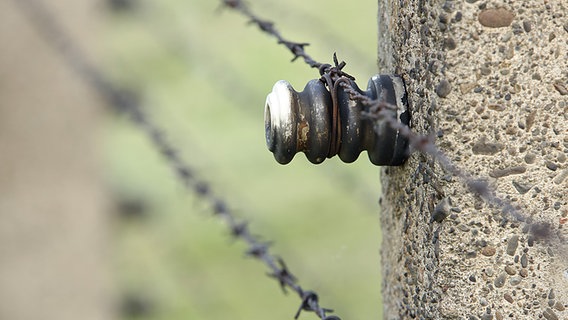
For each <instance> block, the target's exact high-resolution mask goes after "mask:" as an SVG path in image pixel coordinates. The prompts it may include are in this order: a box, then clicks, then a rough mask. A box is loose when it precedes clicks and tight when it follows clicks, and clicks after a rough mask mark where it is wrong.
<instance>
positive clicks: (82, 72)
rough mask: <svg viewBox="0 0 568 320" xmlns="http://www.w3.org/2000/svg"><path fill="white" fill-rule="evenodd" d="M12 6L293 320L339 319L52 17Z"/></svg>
mask: <svg viewBox="0 0 568 320" xmlns="http://www.w3.org/2000/svg"><path fill="white" fill-rule="evenodd" d="M14 3H16V4H17V5H18V6H20V8H21V9H22V11H23V12H24V13H26V14H27V15H28V18H29V21H30V23H32V24H34V25H35V27H36V28H37V29H38V31H39V32H41V34H42V35H43V37H44V38H45V39H46V40H47V41H48V43H49V44H50V45H52V46H54V48H55V49H56V50H57V51H58V52H59V53H60V54H61V56H62V57H63V58H64V60H65V62H66V64H67V65H68V66H69V67H70V68H71V69H72V71H74V72H75V73H77V75H78V76H79V77H80V78H81V79H82V80H84V81H85V82H86V83H87V85H89V86H91V87H92V88H93V89H94V91H95V92H96V93H97V94H99V95H100V96H101V97H103V98H104V99H105V100H107V102H108V103H109V105H110V106H111V107H113V108H115V109H116V110H119V111H122V112H124V113H126V114H127V115H128V116H130V118H131V120H132V121H133V122H134V123H135V124H136V125H137V126H138V127H139V128H140V129H141V130H142V131H143V132H144V133H146V135H148V137H149V138H150V140H151V141H152V143H153V144H154V146H155V148H156V149H158V151H159V152H160V153H161V154H162V155H163V156H164V158H165V159H166V160H167V161H168V163H169V166H170V167H171V168H172V170H173V171H174V172H175V173H176V175H177V177H178V179H179V180H180V181H181V182H182V183H183V185H184V186H185V187H186V188H187V189H188V190H189V191H191V192H193V193H195V194H196V195H197V196H198V197H199V198H201V199H202V200H204V201H205V202H207V203H208V204H209V205H210V206H211V209H212V211H213V213H214V214H215V215H216V216H218V217H220V218H221V219H223V220H224V221H225V223H226V224H227V226H228V229H229V232H230V234H231V235H232V236H233V237H234V238H237V239H240V240H242V241H244V242H245V243H246V244H247V246H248V248H247V250H246V254H247V256H250V257H252V258H255V259H257V260H259V261H261V262H263V263H264V264H265V265H266V266H267V267H268V269H270V273H269V276H270V277H271V278H274V279H275V280H277V281H278V283H279V284H280V286H281V287H282V288H283V289H284V290H286V288H288V289H291V290H292V291H294V292H296V293H297V294H298V296H299V297H300V299H301V300H302V302H301V306H300V309H299V311H298V312H297V313H296V316H295V318H298V316H299V314H300V311H301V310H304V311H312V312H314V313H316V314H317V315H318V317H320V318H321V319H323V320H340V318H339V317H337V316H328V315H327V313H328V312H331V309H326V308H322V307H321V306H320V305H319V302H318V295H317V294H316V293H315V292H313V291H308V290H304V289H302V287H301V286H300V285H299V284H297V278H296V277H295V276H294V275H293V274H292V273H291V272H290V271H289V269H288V267H287V266H286V264H285V263H284V260H283V259H282V258H281V257H277V256H275V255H273V254H272V253H270V250H269V247H270V244H271V243H270V242H262V241H260V240H259V237H257V236H255V235H253V234H252V233H251V232H250V231H249V228H248V224H247V222H246V221H240V220H239V219H237V218H236V216H235V214H234V212H233V211H232V210H231V209H230V208H229V206H228V205H227V203H226V202H225V200H224V199H222V198H221V197H220V196H218V195H216V194H215V193H213V191H212V190H211V186H210V185H209V183H207V182H205V181H203V180H200V179H198V178H197V177H196V174H195V172H194V170H193V169H192V168H191V166H190V165H189V164H188V163H186V162H185V161H184V160H183V159H182V158H181V157H180V155H179V152H178V150H177V149H176V148H175V147H174V146H173V145H172V144H170V143H169V142H168V140H167V139H166V136H165V134H164V132H163V131H162V130H161V129H160V128H159V127H158V126H157V125H156V124H155V123H153V122H152V121H151V120H150V119H149V118H148V116H147V115H146V114H145V113H144V111H143V110H142V106H141V103H140V102H139V101H138V100H137V99H136V98H135V96H134V95H133V94H132V93H130V92H129V91H127V90H123V89H119V88H117V87H116V86H114V85H113V84H112V83H111V82H110V81H109V79H108V78H106V77H105V75H104V74H103V73H102V72H101V71H100V70H99V69H97V68H96V67H95V66H94V65H93V64H91V63H90V61H88V60H87V58H86V56H85V55H84V54H83V53H82V52H81V51H80V50H79V48H78V46H77V45H76V44H75V42H74V41H73V39H72V38H71V37H70V36H69V35H68V34H67V33H66V32H65V31H66V30H65V29H64V28H63V27H62V26H60V25H59V24H58V23H57V21H56V20H55V19H54V16H53V15H52V13H51V12H49V10H48V8H47V7H45V6H44V5H43V3H42V2H41V1H40V0H14ZM256 22H257V23H259V22H261V21H260V20H258V21H256ZM260 25H262V26H264V27H265V28H267V29H270V30H273V32H275V31H274V29H272V27H270V25H269V24H268V23H266V24H262V23H261V24H260ZM276 34H277V33H276ZM281 40H282V41H286V40H284V39H281ZM288 45H290V47H291V48H296V49H294V50H296V51H297V53H298V55H299V56H301V57H303V58H304V59H305V60H306V59H307V60H306V61H310V59H311V58H309V56H307V55H306V54H305V53H302V52H303V45H305V44H288ZM288 45H287V46H288ZM314 63H315V62H314Z"/></svg>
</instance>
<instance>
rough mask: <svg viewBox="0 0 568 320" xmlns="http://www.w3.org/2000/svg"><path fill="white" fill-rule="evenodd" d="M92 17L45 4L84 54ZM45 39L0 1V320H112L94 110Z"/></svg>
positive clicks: (90, 42) (73, 5)
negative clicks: (67, 30)
mask: <svg viewBox="0 0 568 320" xmlns="http://www.w3.org/2000/svg"><path fill="white" fill-rule="evenodd" d="M18 1H19V0H18ZM96 9H97V8H96V3H95V1H71V0H63V1H54V2H50V10H52V12H53V13H54V14H56V16H57V17H59V18H60V19H62V18H65V19H64V21H59V22H60V23H61V24H63V25H65V26H66V27H67V28H68V29H69V30H70V31H71V32H72V34H73V35H74V36H75V37H76V38H77V39H79V40H80V42H81V45H82V46H83V47H84V48H86V49H87V50H89V52H90V53H91V54H90V55H91V56H94V54H93V52H95V53H96V50H97V49H96V45H97V41H96V31H95V30H96V28H95V27H96V23H95V22H96V21H99V22H100V21H101V19H97V18H98V17H97V15H96V12H97V10H96ZM62 20H63V19H62ZM77 26H81V28H78V27H77ZM47 41H49V40H46V39H44V38H42V36H41V35H40V34H39V33H38V32H37V30H35V29H34V27H33V25H32V24H30V23H29V19H28V17H26V16H25V15H24V14H23V12H22V11H21V10H18V8H17V7H16V1H2V2H0V42H1V43H2V50H1V52H2V53H1V56H0V97H1V98H0V319H10V320H20V319H30V320H31V319H58V320H66V319H73V320H77V319H81V320H89V319H112V316H111V312H112V310H111V308H110V307H111V304H110V301H111V300H110V298H111V294H110V293H111V286H110V281H109V270H108V264H109V261H110V259H109V257H108V256H107V254H108V252H106V251H107V249H106V247H107V242H108V235H109V234H108V217H107V212H108V210H106V204H105V200H104V199H105V197H104V194H103V188H102V181H101V177H100V174H99V173H100V170H99V168H98V153H97V150H96V149H97V129H98V126H99V122H100V121H99V120H100V116H101V114H102V112H101V111H102V110H103V108H102V107H101V101H100V99H98V98H97V97H96V96H95V95H94V94H93V92H92V90H90V89H89V88H87V87H85V85H84V82H83V81H80V80H78V79H77V78H76V76H75V75H74V74H73V73H72V72H71V71H70V69H69V68H68V66H66V62H65V61H64V60H63V59H62V58H61V55H60V54H59V53H57V52H55V51H54V50H53V47H52V46H50V45H49V44H48V43H47Z"/></svg>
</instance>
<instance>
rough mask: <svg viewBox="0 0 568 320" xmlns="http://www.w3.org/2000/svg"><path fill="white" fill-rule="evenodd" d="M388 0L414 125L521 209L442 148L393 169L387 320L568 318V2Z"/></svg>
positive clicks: (391, 59)
mask: <svg viewBox="0 0 568 320" xmlns="http://www.w3.org/2000/svg"><path fill="white" fill-rule="evenodd" d="M379 8H380V12H379V15H378V20H379V21H378V35H379V46H378V54H379V57H378V62H379V69H380V70H381V71H383V72H396V73H399V74H401V75H402V76H403V78H404V79H405V81H406V85H407V88H408V93H409V100H410V107H411V108H412V110H413V117H412V121H413V122H412V127H413V129H414V130H415V131H417V132H420V133H423V134H427V133H435V135H436V137H437V140H436V145H437V146H439V147H440V148H441V149H442V151H443V152H445V153H446V154H447V156H448V157H449V158H450V159H451V160H452V161H453V162H454V163H455V164H456V165H458V166H459V167H461V168H462V169H464V170H466V171H467V172H469V173H471V174H473V175H475V176H477V177H480V178H482V179H483V180H485V181H487V182H488V183H489V185H490V186H491V187H492V188H493V189H494V190H495V191H496V193H497V194H498V195H499V196H500V197H502V198H504V199H507V201H509V202H510V203H511V204H512V205H513V206H514V207H517V208H518V210H519V211H520V212H522V214H523V217H522V218H519V217H512V216H511V215H508V214H506V213H503V211H502V210H501V208H498V207H496V206H491V205H488V204H487V203H485V202H484V201H482V200H481V199H480V198H479V197H478V196H476V195H473V194H472V193H470V192H469V191H468V190H467V189H466V187H465V186H464V183H463V181H460V179H458V178H456V177H454V176H451V175H450V174H448V173H447V172H445V171H444V170H442V169H441V168H440V167H439V165H438V164H436V163H435V161H433V159H432V158H431V157H430V156H424V155H421V154H417V153H415V154H413V155H412V157H411V159H410V160H409V161H408V163H407V164H406V165H405V166H404V167H397V168H387V169H384V170H383V172H382V180H383V195H382V212H381V222H382V234H383V240H382V247H381V248H382V249H381V252H382V274H383V301H384V310H385V311H384V312H385V313H384V319H408V318H417V319H504V318H514V319H538V318H544V319H564V318H566V317H568V311H566V310H567V307H568V306H567V303H568V291H567V288H568V271H567V270H568V257H567V256H568V254H567V252H568V250H566V249H567V248H566V245H565V243H566V241H565V239H566V237H567V236H568V235H567V234H566V228H565V227H564V226H563V224H564V223H565V222H566V220H567V219H566V216H568V192H567V190H568V178H567V176H568V161H567V156H568V90H566V88H567V87H568V20H566V12H567V9H568V1H565V0H561V1H529V2H527V1H515V2H510V1H509V2H505V1H475V0H471V1H469V0H468V1H419V0H416V1H414V0H402V1H398V0H397V1H391V0H380V1H379ZM439 210H445V211H447V212H445V214H446V215H447V216H446V217H445V219H442V220H441V222H436V221H433V214H434V213H435V212H436V211H439ZM537 224H540V225H541V226H542V225H543V224H544V225H548V226H549V228H548V229H547V231H546V235H543V234H542V232H539V230H538V228H536V227H535V226H536V225H537Z"/></svg>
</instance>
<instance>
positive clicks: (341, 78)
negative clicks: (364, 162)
mask: <svg viewBox="0 0 568 320" xmlns="http://www.w3.org/2000/svg"><path fill="white" fill-rule="evenodd" d="M222 5H223V6H225V7H226V8H230V9H232V10H235V11H237V12H239V13H241V14H242V15H244V16H245V17H247V18H248V19H250V23H252V24H255V25H257V26H258V27H259V29H260V30H261V31H262V32H264V33H267V34H268V35H270V36H272V37H275V38H276V39H277V40H278V44H282V45H284V46H285V47H286V48H288V50H289V51H290V52H291V53H292V54H293V55H294V57H293V59H292V61H295V60H297V59H299V58H303V59H304V62H305V63H306V64H307V65H309V66H310V67H312V68H317V69H318V70H319V73H320V76H321V78H320V80H321V81H322V82H323V83H325V84H326V86H327V87H328V90H329V92H330V94H332V97H333V94H334V93H335V92H336V90H337V88H338V87H339V86H340V87H341V88H342V89H343V90H344V91H345V92H346V93H347V94H348V95H349V98H350V99H351V100H356V101H360V102H361V103H362V104H363V105H365V106H366V107H367V110H366V111H364V112H363V115H364V116H366V117H367V118H369V119H372V120H374V121H386V123H387V124H389V125H390V126H391V127H392V128H393V129H396V130H399V132H400V134H402V135H404V136H405V137H407V138H408V140H409V144H410V147H411V150H410V152H411V153H412V152H414V151H419V152H421V153H422V154H425V155H429V156H431V157H433V158H434V160H436V161H437V163H438V164H439V165H440V167H441V168H442V169H443V170H445V171H447V172H449V173H451V174H453V175H454V176H456V177H458V178H459V179H461V180H462V181H463V182H464V183H465V185H466V186H467V188H468V190H469V191H470V192H471V193H472V194H474V195H477V196H479V197H480V198H481V199H482V200H483V201H484V202H485V203H487V204H489V205H494V206H496V207H498V208H501V210H502V212H503V213H504V214H507V215H509V216H510V217H512V218H514V219H515V220H516V221H520V222H527V223H528V224H530V225H531V228H530V230H531V233H532V234H533V235H534V236H535V237H536V238H541V239H543V238H549V237H550V236H551V235H552V232H551V230H550V228H552V225H551V224H550V223H548V222H530V223H529V221H531V218H530V216H528V215H526V214H524V213H523V212H522V211H520V210H519V209H517V208H515V207H514V206H513V205H512V204H511V202H510V201H509V200H507V199H505V198H503V197H500V196H499V195H498V194H497V192H496V191H495V190H494V189H493V188H492V187H491V186H490V185H489V184H488V183H487V181H485V180H484V179H482V178H479V177H474V176H472V175H471V174H470V173H468V172H467V171H466V170H465V169H462V168H460V167H458V166H457V165H456V164H455V163H454V162H453V161H452V160H451V159H450V158H449V157H448V156H447V155H446V154H445V153H444V152H443V151H442V150H440V149H439V148H438V147H437V146H436V145H435V143H434V139H433V137H432V136H428V135H422V134H419V133H417V132H415V131H413V130H412V129H410V127H408V126H406V125H404V124H402V123H400V122H398V121H396V119H394V118H393V117H392V111H396V110H397V108H396V106H395V105H391V104H388V103H386V102H383V101H379V100H373V99H371V98H369V97H368V96H365V95H364V94H362V93H360V92H359V91H357V90H355V88H353V87H352V86H351V81H348V80H355V78H354V77H353V76H351V75H349V74H348V73H346V72H345V71H343V68H344V67H345V65H346V63H345V61H341V62H339V61H338V59H337V56H336V54H335V53H334V54H333V62H334V65H331V64H327V63H321V62H318V61H315V60H314V59H312V57H311V56H310V55H308V54H307V53H306V51H305V50H304V47H306V46H307V45H309V44H308V43H303V42H294V41H290V40H287V39H285V38H284V37H283V36H282V35H281V34H280V32H279V31H278V30H277V29H276V27H275V25H274V23H273V22H272V21H269V20H266V19H264V18H261V17H259V16H257V15H256V14H254V13H253V12H252V10H251V9H250V8H249V7H248V5H246V4H245V3H244V2H243V1H242V0H223V1H222ZM332 100H333V99H332ZM333 109H334V110H335V109H336V107H334V108H333ZM338 121H339V120H338V119H336V118H335V117H334V118H333V119H332V133H331V136H332V137H333V136H335V135H334V132H333V130H336V128H337V126H338V125H339V124H338ZM337 143H338V142H337V141H334V142H332V144H331V145H332V146H334V147H333V148H332V149H334V150H332V151H330V154H331V155H333V154H334V152H335V151H336V150H337ZM543 230H544V231H543Z"/></svg>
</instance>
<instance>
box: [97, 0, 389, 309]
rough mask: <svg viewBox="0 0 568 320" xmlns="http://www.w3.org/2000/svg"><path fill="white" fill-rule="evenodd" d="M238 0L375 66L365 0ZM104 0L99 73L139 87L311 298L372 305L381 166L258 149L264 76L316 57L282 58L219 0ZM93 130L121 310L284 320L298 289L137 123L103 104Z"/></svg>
mask: <svg viewBox="0 0 568 320" xmlns="http://www.w3.org/2000/svg"><path fill="white" fill-rule="evenodd" d="M247 3H248V4H249V5H250V6H251V8H252V10H254V11H255V12H256V13H257V14H258V15H260V16H261V17H264V18H267V19H269V20H272V21H274V22H275V23H276V27H277V28H278V29H279V30H280V31H281V32H282V34H283V36H284V37H286V38H288V39H290V40H293V41H298V42H309V43H310V44H311V45H310V46H309V47H307V51H308V53H309V54H310V55H312V57H313V58H315V59H316V60H318V61H322V62H330V61H331V58H332V54H333V52H337V54H338V57H339V59H340V60H345V61H346V62H347V67H346V69H345V70H347V72H349V73H351V74H353V75H354V76H355V77H356V78H357V79H358V83H359V86H361V87H365V86H366V82H367V80H368V79H369V77H370V76H372V75H373V74H374V73H376V70H377V68H376V62H375V61H376V39H377V37H376V2H375V1H354V2H345V1H323V0H317V1H315V0H314V1H301V0H290V1H285V2H283V1H274V0H271V1H270V0H254V1H252V0H251V1H248V2H247ZM106 10H107V12H108V14H107V21H106V22H105V28H106V29H105V32H104V34H105V39H104V44H105V47H106V48H105V52H106V56H105V60H106V68H105V69H106V71H107V72H108V73H109V74H110V75H111V76H112V78H113V79H115V80H116V81H117V82H119V83H121V84H122V85H123V86H126V87H130V88H133V89H135V90H136V91H137V92H138V94H140V96H141V98H142V101H143V102H144V106H145V107H146V110H147V112H148V114H149V115H150V117H151V118H152V119H153V120H154V121H155V122H157V123H158V124H159V126H160V127H161V128H163V129H164V131H165V132H166V133H167V136H168V139H169V141H170V142H171V143H172V144H174V145H175V146H176V147H177V148H178V149H179V151H180V153H181V156H182V157H183V159H185V160H186V161H187V162H188V163H190V164H191V165H192V166H193V168H195V169H196V170H197V172H198V173H199V176H200V178H201V179H203V180H206V181H209V182H211V184H212V187H213V189H214V191H215V193H216V194H218V195H220V196H221V197H223V198H224V199H226V200H227V201H228V203H229V204H230V206H231V209H233V210H234V211H235V212H236V213H237V214H238V216H239V217H240V218H243V219H245V220H249V221H250V222H251V224H250V228H251V230H252V232H253V233H254V234H259V235H262V236H263V239H266V240H271V241H274V245H273V247H272V252H273V253H274V254H277V255H280V256H282V257H283V258H284V259H285V261H286V262H287V264H288V267H289V268H290V269H291V271H292V273H294V275H296V276H297V277H298V278H299V283H300V285H302V287H303V288H304V289H311V290H315V291H317V292H318V293H319V294H320V302H321V304H322V306H324V307H329V308H333V309H335V312H336V314H337V315H339V316H341V317H342V318H343V319H363V318H367V319H371V318H375V319H378V318H380V317H381V316H380V315H381V312H382V311H381V306H380V296H379V291H380V279H379V272H380V270H379V241H380V234H379V223H378V220H379V219H378V214H379V210H378V205H377V200H378V197H379V191H380V189H379V188H380V186H379V170H378V168H377V167H375V166H373V165H371V164H370V163H369V162H368V160H367V155H366V154H362V155H361V157H360V159H359V160H358V161H357V162H356V163H354V164H344V163H342V162H340V161H339V160H338V159H328V160H326V161H325V162H324V163H323V164H321V165H317V166H316V165H311V164H310V163H309V162H308V161H307V160H306V159H305V157H304V155H301V154H299V155H297V156H296V158H295V159H294V160H293V161H292V163H291V164H289V165H287V166H281V165H279V164H277V163H276V161H275V160H274V159H273V157H272V154H271V153H270V152H269V151H268V150H267V149H266V146H265V141H264V132H263V130H264V123H263V121H264V120H263V109H264V101H265V98H266V94H267V93H268V92H269V91H270V90H271V89H272V85H273V84H274V83H275V82H276V81H277V80H279V79H286V80H288V81H290V82H291V83H292V85H293V86H294V88H296V90H302V89H303V86H304V85H305V84H306V83H307V82H308V80H310V79H313V78H316V77H318V73H317V70H314V69H310V68H309V67H308V66H307V65H305V64H303V62H301V61H296V62H294V63H291V62H290V60H291V58H292V55H291V53H290V52H288V51H287V50H286V48H285V47H282V46H278V45H276V41H275V40H274V39H272V38H270V37H268V36H267V35H265V34H262V33H261V32H260V31H259V30H258V29H257V28H256V27H254V26H251V25H247V21H246V19H245V18H244V17H242V16H240V15H239V14H237V13H236V12H233V11H230V10H228V9H221V8H220V2H219V1H211V0H207V1H206V0H203V1H198V0H189V1H181V0H164V1H151V0H138V1H135V0H131V1H127V0H114V1H108V3H107V5H106ZM104 140H105V146H106V149H105V154H106V160H105V162H106V168H108V170H107V176H106V179H107V181H108V183H109V185H110V187H111V190H112V192H113V195H114V198H115V202H116V212H117V215H116V216H117V218H116V219H117V222H118V223H116V224H115V232H114V235H115V239H114V242H115V252H114V258H115V266H116V268H117V269H116V270H119V274H118V275H117V281H118V287H119V290H120V292H121V300H122V307H121V309H122V318H123V319H292V317H293V316H294V313H295V312H296V310H297V308H298V306H299V304H300V301H299V299H298V297H297V296H296V295H295V294H288V295H287V296H286V295H283V294H282V292H281V290H280V288H279V287H278V284H277V282H275V281H274V280H271V279H269V278H268V277H266V275H265V274H266V272H267V269H266V267H265V266H264V265H262V264H261V263H259V262H258V261H256V260H252V259H249V258H245V257H244V250H245V246H244V245H243V244H242V243H240V242H238V241H237V242H234V241H232V239H231V238H230V236H229V235H228V230H227V228H226V227H225V225H224V224H223V223H222V222H221V221H219V220H217V219H216V218H214V217H212V216H211V214H210V210H209V208H208V207H207V205H206V204H205V203H203V201H201V200H200V199H198V198H196V197H195V196H193V195H192V194H188V192H187V191H186V190H185V189H184V188H183V186H182V185H181V184H180V183H179V182H178V181H177V180H176V179H175V176H174V174H173V173H172V171H171V170H170V168H169V167H168V166H167V165H166V164H165V162H164V160H163V159H162V158H161V156H160V155H159V154H158V153H157V152H156V150H154V148H153V147H152V146H151V145H150V143H149V141H148V140H147V139H146V137H145V136H144V134H143V133H141V132H140V131H139V130H138V129H137V128H136V127H134V126H133V125H132V124H131V123H130V122H129V121H128V119H125V118H124V117H120V116H117V115H109V116H108V119H107V124H106V128H105V138H104ZM301 318H302V319H315V316H314V315H313V314H304V315H302V316H301Z"/></svg>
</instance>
